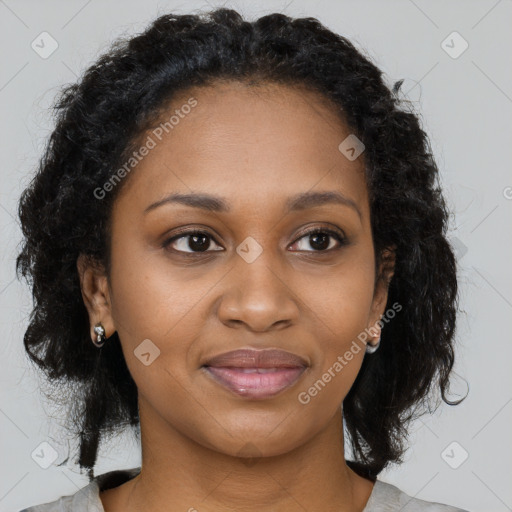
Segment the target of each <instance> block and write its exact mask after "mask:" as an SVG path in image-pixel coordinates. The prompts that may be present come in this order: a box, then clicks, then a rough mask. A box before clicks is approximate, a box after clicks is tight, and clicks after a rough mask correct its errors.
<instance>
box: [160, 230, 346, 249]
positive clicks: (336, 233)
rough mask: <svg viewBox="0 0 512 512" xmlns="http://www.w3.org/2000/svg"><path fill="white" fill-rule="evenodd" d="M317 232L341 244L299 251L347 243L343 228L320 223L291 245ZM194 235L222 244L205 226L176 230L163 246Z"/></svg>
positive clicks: (304, 232) (299, 236) (339, 246)
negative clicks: (203, 236) (206, 237)
mask: <svg viewBox="0 0 512 512" xmlns="http://www.w3.org/2000/svg"><path fill="white" fill-rule="evenodd" d="M315 233H324V234H327V235H329V236H331V237H333V238H335V239H336V240H337V242H338V244H339V245H338V247H335V248H331V249H328V250H324V251H297V252H310V253H316V254H322V253H324V254H326V253H330V252H332V251H333V250H336V249H339V248H341V247H342V246H343V245H346V244H347V237H346V235H345V233H344V232H343V231H342V230H341V229H339V228H338V227H336V226H331V225H329V227H328V226H322V225H320V226H314V227H308V228H304V229H303V230H302V231H301V232H300V233H299V234H298V235H297V236H296V237H295V239H294V241H293V242H292V243H291V244H290V245H294V244H296V243H297V242H298V241H299V240H301V239H302V238H304V237H305V236H308V235H312V234H315ZM193 235H206V236H208V237H210V238H211V239H212V241H213V242H214V243H215V244H216V245H218V246H220V244H219V243H218V242H217V240H216V236H215V235H213V234H212V233H211V232H210V231H209V229H207V228H203V227H197V228H183V229H182V230H179V231H178V232H175V233H174V234H173V235H172V236H171V237H170V238H167V239H166V240H165V241H164V242H163V244H162V246H163V247H164V248H167V246H169V245H170V244H172V243H173V242H175V241H176V240H178V239H180V238H186V237H187V236H193ZM290 245H289V246H290ZM289 246H288V247H289ZM222 250H223V249H213V250H208V251H179V250H176V249H173V251H174V252H176V253H178V254H194V255H201V254H208V253H212V252H221V251H222Z"/></svg>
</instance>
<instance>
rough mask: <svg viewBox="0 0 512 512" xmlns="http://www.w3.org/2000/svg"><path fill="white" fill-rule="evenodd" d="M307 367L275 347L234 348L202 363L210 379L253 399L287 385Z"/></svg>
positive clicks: (270, 395) (268, 396)
mask: <svg viewBox="0 0 512 512" xmlns="http://www.w3.org/2000/svg"><path fill="white" fill-rule="evenodd" d="M307 367H308V363H307V362H306V361H305V359H303V358H302V357H300V356H298V355H297V354H293V353H291V352H287V351H285V350H279V349H264V350H254V349H240V350H234V351H231V352H225V353H223V354H220V355H217V356H215V357H213V358H211V359H209V360H208V361H207V362H206V363H205V364H204V365H203V366H202V368H203V369H204V370H205V371H206V374H207V375H209V376H210V377H212V379H213V381H214V382H216V383H217V384H220V385H221V386H223V387H225V388H227V389H228V390H230V391H232V392H233V393H235V394H237V395H239V396H242V397H244V398H248V399H253V400H264V399H267V398H270V397H273V396H275V395H277V394H279V393H281V392H283V391H284V390H285V389H287V388H290V387H291V386H293V385H294V384H295V383H296V382H297V381H298V380H299V378H300V377H301V375H302V374H303V373H304V371H305V370H306V369H307Z"/></svg>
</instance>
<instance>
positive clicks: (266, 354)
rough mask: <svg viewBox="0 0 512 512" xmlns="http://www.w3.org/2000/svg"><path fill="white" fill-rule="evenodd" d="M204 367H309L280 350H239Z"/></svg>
mask: <svg viewBox="0 0 512 512" xmlns="http://www.w3.org/2000/svg"><path fill="white" fill-rule="evenodd" d="M203 366H218V367H229V366H230V367H234V368H296V367H301V366H304V367H305V366H308V363H307V362H306V361H305V360H304V359H303V358H302V357H300V356H298V355H297V354H293V353H291V352H287V351H286V350H280V349H260V350H254V349H239V350H233V351H231V352H224V353H223V354H219V355H217V356H215V357H212V358H211V359H208V361H206V363H204V365H203Z"/></svg>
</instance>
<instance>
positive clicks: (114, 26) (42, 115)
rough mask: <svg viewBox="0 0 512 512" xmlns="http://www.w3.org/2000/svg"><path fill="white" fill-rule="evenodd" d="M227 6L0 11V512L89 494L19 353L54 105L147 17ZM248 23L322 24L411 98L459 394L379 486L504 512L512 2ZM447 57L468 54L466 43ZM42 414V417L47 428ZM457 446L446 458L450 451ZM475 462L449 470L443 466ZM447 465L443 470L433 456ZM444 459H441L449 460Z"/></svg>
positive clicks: (4, 6) (415, 4) (341, 7)
mask: <svg viewBox="0 0 512 512" xmlns="http://www.w3.org/2000/svg"><path fill="white" fill-rule="evenodd" d="M220 5H221V4H220V3H217V4H216V3H214V2H213V0H212V2H211V3H210V4H208V3H204V2H197V1H190V2H187V3H185V2H182V3H178V2H173V1H168V2H165V1H159V2H157V1H144V2H142V1H139V2H137V1H134V0H130V1H121V0H117V1H114V0H110V1H99V0H89V1H87V0H83V1H75V0H73V1H69V0H68V1H56V0H52V1H44V2H43V1H40V0H39V1H35V0H33V1H14V0H0V41H1V43H0V44H1V48H2V65H1V66H0V104H1V112H2V117H1V119H2V123H1V130H2V131H1V134H0V135H1V136H0V144H1V149H2V152H1V155H2V159H1V169H0V176H1V190H0V236H1V251H0V257H1V266H0V304H1V310H0V338H1V343H0V365H1V368H0V379H1V390H0V432H1V437H0V439H1V440H0V461H1V462H0V464H1V470H0V511H17V510H19V509H21V508H23V507H25V506H29V505H34V504H36V503H42V502H47V501H51V500H54V499H56V498H58V497H59V496H61V495H64V494H72V493H74V492H76V491H77V490H78V489H79V488H80V487H82V486H84V485H85V484H86V483H87V482H88V481H87V478H86V476H85V475H80V474H79V472H78V470H77V467H76V466H74V465H73V464H72V461H68V462H67V463H66V464H64V465H62V466H60V467H57V466H56V464H58V463H60V462H62V461H64V459H65V458H66V456H67V449H68V443H69V442H70V440H69V438H68V437H67V436H66V435H65V432H63V431H62V429H61V427H59V424H60V420H59V418H58V417H54V418H52V417H51V416H52V409H51V407H50V406H49V405H47V406H44V404H43V402H42V397H41V394H40V391H39V387H40V384H39V381H38V376H37V375H36V374H35V373H34V372H33V371H32V369H31V368H30V366H29V365H28V363H27V361H26V359H25V356H24V349H23V346H22V336H23V333H24V329H25V327H26V325H27V315H28V312H29V310H30V304H31V297H30V293H29V289H28V287H27V286H26V285H25V284H24V283H19V282H18V281H17V280H15V277H14V276H15V274H14V259H15V256H16V254H17V250H18V247H17V245H18V243H19V241H20V236H21V232H20V229H19V226H18V221H17V215H16V211H17V200H18V197H19V194H20V193H21V191H22V189H23V188H24V187H25V186H26V185H27V183H28V179H29V176H30V173H31V172H32V171H33V169H34V168H35V166H36V163H37V159H38V157H39V156H40V154H41V151H42V148H43V145H44V142H45V140H46V138H47V137H48V135H49V134H50V132H51V129H52V122H51V119H50V116H49V113H48V111H47V110H46V109H47V107H48V106H50V104H51V103H52V101H53V99H54V96H55V93H56V92H57V91H58V89H59V88H60V87H61V85H63V84H64V83H69V82H72V81H74V80H75V79H76V78H77V75H79V74H80V73H82V72H83V70H84V69H85V68H86V67H87V66H88V65H89V64H90V63H91V62H92V61H93V60H94V59H96V58H97V57H98V55H99V54H100V53H102V52H103V51H104V50H105V49H106V48H107V46H108V44H109V43H110V42H111V41H112V40H113V39H114V38H115V37H117V36H118V35H122V34H131V33H134V32H136V31H140V30H142V29H143V28H144V27H145V26H146V24H147V23H148V22H149V21H150V20H152V19H153V18H154V17H156V15H158V14H163V13H165V12H169V11H174V12H177V13H186V12H192V11H194V10H196V9H208V8H210V7H213V6H215V7H216V6H220ZM225 5H226V6H228V7H233V8H235V9H237V10H239V12H241V13H242V14H244V15H246V16H249V17H250V18H251V19H253V18H254V17H259V16H261V15H263V14H266V13H269V12H273V11H279V12H283V13H285V14H289V15H291V16H315V17H317V18H318V19H319V20H320V21H321V22H323V23H324V24H326V25H327V26H328V27H329V28H331V29H332V30H334V31H336V32H338V33H340V34H342V35H344V36H347V37H348V38H349V39H351V40H352V41H353V42H354V43H355V44H356V45H357V46H358V47H362V48H365V49H366V51H367V53H368V55H370V56H371V58H372V59H374V62H375V63H376V64H377V65H378V66H379V67H380V68H381V69H382V70H383V71H384V72H385V73H386V76H387V80H388V82H389V83H392V82H394V81H395V80H398V79H400V78H404V79H405V87H404V88H405V91H406V92H407V93H408V97H409V98H410V99H411V100H412V101H413V102H414V105H415V106H416V109H417V110H418V111H420V112H421V115H422V120H423V125H424V128H425V129H426V131H427V133H428V134H429V135H430V137H431V141H432V145H433V149H434V152H435V155H436V157H437V161H438V164H439V167H440V169H441V173H442V180H443V184H444V187H445V190H446V195H447V197H448V199H449V202H450V206H451V208H452V209H453V211H454V212H455V213H456V216H455V219H454V222H453V223H452V231H451V237H452V238H453V239H454V245H455V246H456V247H457V252H458V258H459V264H460V277H461V280H460V282H461V298H462V300H461V306H462V309H463V310H464V311H465V313H464V314H462V315H461V316H460V320H459V326H458V334H457V353H456V355H457V359H456V366H455V371H456V373H457V375H459V376H460V378H456V379H454V387H453V391H454V397H455V398H457V394H458V395H459V396H460V395H461V394H465V392H466V390H467V387H466V381H467V382H468V383H469V386H470V392H469V396H468V398H467V399H466V400H465V402H463V404H461V405H459V406H457V407H449V406H447V405H444V404H443V406H441V408H440V409H439V410H438V412H437V413H436V414H435V415H434V416H433V417H424V418H422V419H421V420H420V421H417V422H416V423H415V424H414V425H413V429H412V431H411V437H410V446H411V449H410V450H409V451H408V452H407V455H406V461H405V463H404V464H403V465H402V466H401V467H392V468H390V470H387V471H385V472H384V473H382V474H381V475H380V478H381V479H382V480H384V481H387V482H390V483H393V484H395V485H397V486H399V487H400V488H401V489H402V490H404V491H405V492H407V493H409V494H410V495H412V496H416V497H418V498H421V499H426V500H432V501H439V502H442V503H449V504H452V505H457V506H459V507H462V508H465V509H468V510H470V511H480V512H504V511H507V510H512V486H511V485H510V482H511V477H512V471H511V465H512V440H511V436H510V432H511V429H510V425H511V419H512V404H511V402H512V385H511V383H512V377H511V374H512V372H511V371H510V366H511V364H510V361H511V356H512V345H511V343H510V342H511V341H512V340H511V336H510V331H511V329H510V325H509V323H508V322H509V320H510V318H511V313H512V286H511V282H512V272H511V271H510V262H511V261H512V241H511V236H510V233H511V232H512V231H511V224H512V223H511V214H512V174H511V172H510V162H511V158H510V156H511V145H512V144H511V141H512V123H511V113H512V68H511V66H510V50H511V39H512V36H511V31H510V26H511V18H512V2H511V1H510V0H499V1H496V0H481V1H472V2H471V1H467V0H466V1H462V0H459V1H450V2H447V1H440V0H437V1H429V2H427V1H425V0H414V1H413V0H399V1H387V2H385V1H369V0H365V1H357V2H356V1H349V0H342V1H340V0H338V1H335V0H330V1H329V0H326V1H316V2H314V1H310V2H307V1H301V0H283V1H281V2H279V1H268V2H257V1H253V2H247V1H240V2H227V3H226V4H225ZM43 31H47V32H49V33H50V34H51V35H52V37H53V38H55V40H56V41H57V42H58V45H59V46H58V49H57V50H56V51H55V52H54V53H53V54H52V55H51V56H50V57H49V58H47V59H42V58H41V57H40V56H39V55H38V54H37V53H36V52H35V51H34V50H32V48H31V42H32V41H33V40H35V39H36V37H38V36H39V34H41V32H43ZM453 31H457V32H458V33H460V35H461V36H462V37H463V38H464V40H466V41H467V42H468V44H469V47H468V49H467V50H466V51H465V52H464V53H462V54H461V55H460V56H459V57H458V58H456V59H454V58H452V57H451V56H449V55H448V54H447V53H446V52H445V50H444V49H443V47H442V45H441V44H442V42H443V40H445V39H446V38H447V36H448V35H449V34H451V33H452V32H453ZM448 44H449V45H451V46H453V47H454V49H452V51H457V50H458V49H460V48H461V46H460V44H461V41H460V40H454V42H453V43H451V42H450V39H448ZM47 415H50V417H48V416H47ZM44 441H46V442H49V443H50V444H51V445H52V446H53V447H54V448H55V449H56V450H57V452H58V454H59V457H58V459H57V460H56V462H55V463H54V464H53V465H52V466H50V467H49V468H48V469H42V468H41V467H39V466H38V465H37V464H36V463H35V462H34V460H33V459H32V457H31V453H32V452H33V451H34V450H35V449H36V448H37V447H38V446H39V445H40V443H42V442H44ZM454 441H455V442H456V443H458V444H457V445H455V447H454V449H453V451H452V450H451V448H453V446H452V447H450V448H449V449H448V451H447V452H445V449H446V448H447V447H449V445H450V444H451V443H452V442H454ZM465 452H467V453H468V454H469V457H468V459H467V460H466V461H465V462H464V463H463V464H461V465H460V466H459V467H458V468H457V469H453V468H452V467H450V465H448V463H447V462H446V460H449V461H450V462H451V463H452V465H454V462H453V461H455V462H460V460H461V459H462V458H463V456H464V453H465ZM443 453H444V454H445V456H444V458H443V455H442V454H443ZM447 455H448V457H447ZM139 462H140V459H139V447H138V446H137V445H136V444H135V443H134V442H133V440H132V438H131V437H130V436H128V435H125V436H121V437H120V438H119V440H118V441H116V442H112V443H109V444H108V446H105V447H104V449H103V451H102V453H101V457H100V464H99V468H98V470H97V473H101V472H104V471H108V470H111V469H118V468H123V467H133V466H135V465H138V464H139Z"/></svg>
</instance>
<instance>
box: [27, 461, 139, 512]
mask: <svg viewBox="0 0 512 512" xmlns="http://www.w3.org/2000/svg"><path fill="white" fill-rule="evenodd" d="M140 469H141V468H140V467H138V468H132V469H125V470H116V471H109V472H108V473H103V474H102V475H98V476H96V477H95V478H94V479H93V480H91V481H90V482H89V484H88V485H86V486H85V487H83V488H82V489H80V490H79V491H77V492H76V493H75V494H70V495H67V496H61V497H60V498H59V499H57V500H55V501H51V502H49V503H43V504H41V505H34V506H32V507H28V508H24V509H23V510H20V511H19V512H105V510H104V509H103V505H102V503H101V499H100V491H102V490H106V489H110V488H112V487H117V486H118V485H121V484H122V483H124V482H126V481H127V480H129V479H130V478H133V477H134V476H136V475H137V474H138V473H139V472H140Z"/></svg>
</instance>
